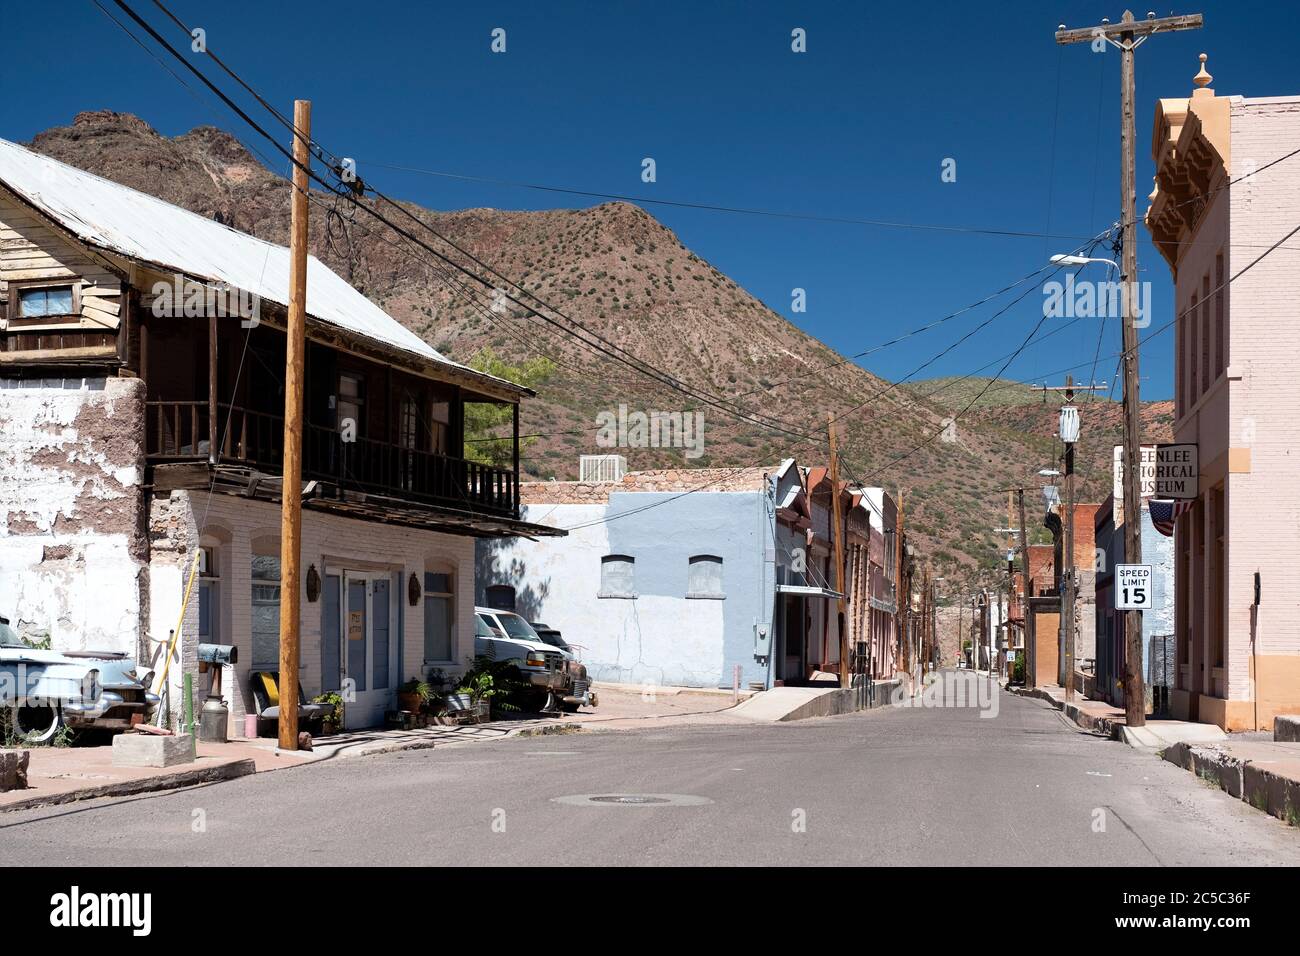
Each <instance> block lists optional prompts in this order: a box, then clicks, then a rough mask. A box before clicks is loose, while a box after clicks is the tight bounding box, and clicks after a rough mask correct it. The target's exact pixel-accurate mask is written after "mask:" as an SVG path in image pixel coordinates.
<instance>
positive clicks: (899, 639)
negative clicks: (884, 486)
mask: <svg viewBox="0 0 1300 956" xmlns="http://www.w3.org/2000/svg"><path fill="white" fill-rule="evenodd" d="M903 518H904V514H903V489H902V488H899V489H898V524H897V528H896V529H895V531H894V669H895V670H896V671H897V670H899V669H900V668H901V669H903V670H906V669H907V668H906V666H905V665H904V662H903V653H904V647H905V645H904V643H903V628H904V625H905V624H906V623H907V612H906V610H905V608H906V607H907V602H906V601H905V600H904V597H903V595H904V593H905V590H904V585H905V584H906V581H905V580H904V578H903Z"/></svg>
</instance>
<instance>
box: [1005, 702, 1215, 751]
mask: <svg viewBox="0 0 1300 956" xmlns="http://www.w3.org/2000/svg"><path fill="white" fill-rule="evenodd" d="M1006 689H1007V690H1008V691H1009V692H1010V693H1012V694H1016V695H1018V696H1020V697H1033V698H1036V699H1038V700H1044V701H1047V702H1048V703H1049V704H1051V705H1052V706H1053V707H1055V708H1056V709H1057V710H1059V711H1061V712H1062V713H1063V714H1065V716H1066V717H1068V718H1070V719H1071V720H1072V721H1074V722H1075V723H1076V724H1078V725H1079V726H1080V727H1082V728H1084V729H1085V730H1091V731H1093V732H1095V733H1099V734H1102V735H1103V736H1106V737H1110V738H1112V739H1113V740H1119V741H1122V742H1123V743H1126V744H1128V745H1129V746H1130V747H1137V748H1142V749H1147V750H1160V749H1163V748H1165V747H1168V746H1170V745H1172V744H1176V743H1193V744H1210V743H1215V742H1216V741H1221V740H1226V739H1227V737H1228V735H1227V734H1225V733H1224V732H1223V731H1222V730H1221V729H1220V728H1218V727H1216V726H1215V725H1214V724H1201V723H1196V722H1195V721H1187V720H1164V719H1158V718H1151V719H1148V720H1147V722H1146V725H1145V726H1144V727H1129V726H1128V721H1127V720H1126V718H1125V715H1124V711H1123V710H1121V709H1120V708H1118V707H1115V706H1113V705H1111V704H1108V703H1106V702H1105V701H1100V700H1090V699H1088V698H1086V697H1084V696H1082V695H1081V694H1078V693H1077V692H1076V693H1075V696H1074V700H1072V701H1068V702H1067V701H1066V699H1065V688H1063V687H1056V686H1051V687H1033V688H1029V687H1008V688H1006Z"/></svg>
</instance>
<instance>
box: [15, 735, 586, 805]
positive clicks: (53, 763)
mask: <svg viewBox="0 0 1300 956" xmlns="http://www.w3.org/2000/svg"><path fill="white" fill-rule="evenodd" d="M578 729H579V728H578V727H577V725H576V724H575V723H573V722H571V721H563V720H556V719H554V718H537V719H519V720H501V721H492V722H490V723H484V724H467V725H462V726H457V727H428V728H422V729H419V730H364V731H351V732H346V733H341V734H336V735H335V736H332V737H321V738H317V739H316V740H314V741H313V742H312V743H313V747H312V749H311V750H297V751H285V750H281V749H280V748H279V746H278V744H277V742H276V740H275V739H274V738H269V737H259V738H256V739H242V738H240V739H236V740H232V741H230V742H229V743H224V744H212V743H204V742H202V741H200V742H199V744H198V748H197V757H196V759H195V760H194V762H193V763H189V764H181V765H177V766H172V767H167V768H156V767H115V766H113V748H112V747H110V746H102V747H30V748H21V749H26V750H27V751H28V752H29V753H30V754H31V762H30V766H29V767H28V771H27V788H26V789H23V790H7V791H4V792H0V813H3V812H5V811H8V810H27V809H31V808H33V807H43V806H50V805H53V804H59V803H72V802H75V801H77V800H94V799H98V798H101V797H120V796H130V795H132V794H138V793H148V792H151V791H156V790H175V789H178V788H181V787H192V786H196V785H198V784H204V783H214V782H216V781H220V780H233V779H234V778H236V777H242V776H246V775H248V774H251V773H265V772H267V771H271V770H283V769H286V768H289V767H303V766H309V765H311V764H316V763H321V762H324V761H328V760H337V759H342V758H345V757H358V756H367V755H371V754H381V753H392V752H393V751H397V750H427V749H429V748H430V747H434V746H438V747H444V746H453V745H463V744H472V743H481V742H483V741H487V740H502V739H505V738H508V737H518V736H528V735H540V734H553V733H572V732H574V731H576V730H578Z"/></svg>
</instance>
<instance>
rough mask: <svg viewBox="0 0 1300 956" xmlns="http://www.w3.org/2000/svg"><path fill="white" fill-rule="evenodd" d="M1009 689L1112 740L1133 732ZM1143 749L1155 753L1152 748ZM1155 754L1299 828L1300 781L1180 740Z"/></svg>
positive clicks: (1036, 693) (1037, 693)
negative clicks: (1049, 707) (1052, 708)
mask: <svg viewBox="0 0 1300 956" xmlns="http://www.w3.org/2000/svg"><path fill="white" fill-rule="evenodd" d="M1008 690H1010V691H1011V693H1013V694H1015V695H1016V696H1018V697H1029V698H1033V699H1037V700H1045V701H1047V702H1048V703H1050V704H1051V705H1052V706H1053V707H1055V708H1056V709H1057V710H1059V711H1061V712H1063V713H1064V714H1065V715H1066V716H1068V717H1069V718H1070V719H1071V720H1073V721H1074V722H1075V723H1076V724H1077V725H1079V726H1080V727H1084V728H1086V729H1089V730H1098V731H1101V732H1103V733H1105V734H1106V736H1108V737H1110V738H1112V739H1121V733H1120V732H1121V731H1123V732H1127V733H1130V734H1131V733H1133V731H1132V730H1129V728H1127V727H1125V726H1124V725H1123V724H1116V723H1114V722H1112V721H1111V720H1109V719H1107V718H1104V717H1100V718H1099V717H1092V716H1090V715H1088V714H1086V713H1084V712H1082V711H1080V710H1079V708H1078V707H1076V706H1075V705H1073V704H1066V703H1064V702H1063V701H1059V700H1057V699H1056V698H1055V697H1053V696H1052V695H1051V694H1048V693H1047V692H1045V691H1041V690H1037V689H1027V688H1020V687H1014V688H1008ZM1135 729H1139V730H1140V729H1142V728H1135ZM1126 742H1128V741H1126ZM1139 742H1141V741H1139ZM1144 749H1147V750H1154V748H1151V747H1146V748H1144ZM1155 753H1156V755H1157V756H1159V757H1160V758H1161V759H1162V760H1164V761H1166V762H1168V763H1171V764H1173V765H1174V766H1176V767H1181V768H1182V769H1183V770H1186V771H1188V772H1189V773H1193V774H1195V775H1196V776H1197V777H1198V778H1199V779H1201V780H1203V781H1205V782H1206V783H1208V784H1211V785H1212V786H1216V787H1218V788H1219V789H1220V790H1222V791H1223V792H1224V793H1226V794H1227V795H1228V796H1230V797H1236V798H1237V799H1238V800H1241V801H1242V802H1243V803H1248V804H1250V805H1251V806H1252V807H1254V808H1255V809H1256V810H1262V811H1263V812H1265V813H1267V814H1269V815H1270V816H1274V817H1277V818H1278V819H1279V820H1281V821H1282V822H1284V823H1288V824H1290V825H1291V826H1293V827H1300V780H1296V779H1295V778H1293V777H1288V776H1286V775H1284V774H1280V773H1274V772H1273V771H1271V770H1266V769H1265V768H1264V767H1261V766H1260V765H1259V764H1257V763H1254V762H1253V761H1251V760H1249V759H1248V758H1244V757H1238V756H1236V755H1234V754H1230V753H1226V752H1225V751H1222V750H1220V749H1218V748H1217V747H1213V746H1207V745H1201V744H1191V743H1186V742H1181V741H1180V742H1177V743H1172V744H1168V745H1167V746H1166V747H1164V749H1162V750H1156V751H1155Z"/></svg>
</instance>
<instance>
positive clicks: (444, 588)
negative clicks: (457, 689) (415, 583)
mask: <svg viewBox="0 0 1300 956" xmlns="http://www.w3.org/2000/svg"><path fill="white" fill-rule="evenodd" d="M455 621H456V616H455V602H454V599H453V597H452V590H451V575H450V574H438V573H433V574H426V575H425V576H424V660H425V663H439V664H441V663H446V662H448V661H453V660H455V641H454V639H453V637H454V627H455Z"/></svg>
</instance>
